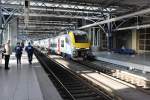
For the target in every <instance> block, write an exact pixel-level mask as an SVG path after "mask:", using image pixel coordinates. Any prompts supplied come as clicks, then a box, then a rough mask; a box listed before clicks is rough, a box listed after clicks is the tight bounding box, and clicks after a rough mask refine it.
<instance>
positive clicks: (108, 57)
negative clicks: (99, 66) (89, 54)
mask: <svg viewBox="0 0 150 100" xmlns="http://www.w3.org/2000/svg"><path fill="white" fill-rule="evenodd" d="M93 54H94V55H95V56H96V59H97V60H102V61H106V62H110V63H114V64H118V65H122V66H127V67H130V68H136V69H139V70H143V71H146V72H150V54H149V53H147V54H137V55H125V54H118V53H110V52H93Z"/></svg>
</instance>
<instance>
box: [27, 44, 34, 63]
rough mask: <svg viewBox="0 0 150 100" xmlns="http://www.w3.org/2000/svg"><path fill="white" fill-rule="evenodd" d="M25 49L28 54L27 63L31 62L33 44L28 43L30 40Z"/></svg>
mask: <svg viewBox="0 0 150 100" xmlns="http://www.w3.org/2000/svg"><path fill="white" fill-rule="evenodd" d="M25 50H26V52H27V54H28V60H29V64H32V56H33V51H34V48H33V46H32V45H31V44H30V42H29V43H28V46H26V48H25Z"/></svg>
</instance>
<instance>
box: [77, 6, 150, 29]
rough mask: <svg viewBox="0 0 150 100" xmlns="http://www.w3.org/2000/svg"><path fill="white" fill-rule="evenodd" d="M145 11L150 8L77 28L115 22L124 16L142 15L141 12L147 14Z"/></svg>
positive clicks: (149, 11)
mask: <svg viewBox="0 0 150 100" xmlns="http://www.w3.org/2000/svg"><path fill="white" fill-rule="evenodd" d="M147 13H150V8H148V9H144V10H141V11H137V12H134V13H131V14H127V15H123V16H120V17H116V18H111V19H108V20H104V21H101V22H96V23H93V24H89V25H85V26H82V27H80V28H79V29H85V28H89V27H93V26H97V25H102V24H106V23H110V22H115V21H118V20H121V19H124V18H130V17H134V16H138V15H142V14H147Z"/></svg>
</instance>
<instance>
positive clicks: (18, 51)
mask: <svg viewBox="0 0 150 100" xmlns="http://www.w3.org/2000/svg"><path fill="white" fill-rule="evenodd" d="M15 53H16V58H17V66H18V64H21V56H22V47H21V46H20V43H19V42H18V43H17V45H16V47H15Z"/></svg>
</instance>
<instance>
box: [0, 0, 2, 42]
mask: <svg viewBox="0 0 150 100" xmlns="http://www.w3.org/2000/svg"><path fill="white" fill-rule="evenodd" d="M0 5H1V0H0ZM2 40H3V34H2V9H1V6H0V44H2Z"/></svg>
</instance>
